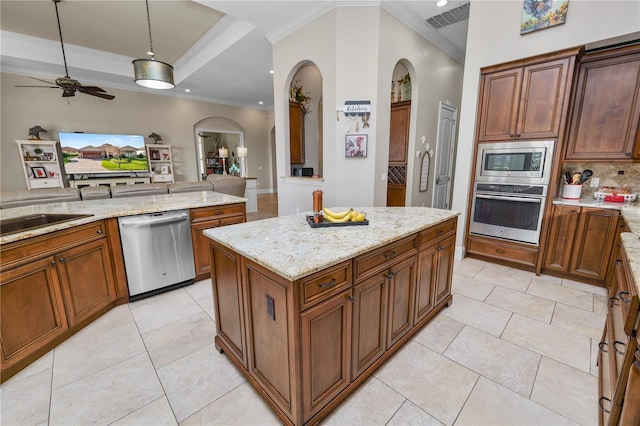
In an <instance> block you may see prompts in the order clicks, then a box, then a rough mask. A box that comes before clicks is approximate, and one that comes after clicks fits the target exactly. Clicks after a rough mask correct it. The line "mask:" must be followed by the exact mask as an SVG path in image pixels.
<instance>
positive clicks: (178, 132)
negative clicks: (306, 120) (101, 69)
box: [0, 73, 273, 192]
mask: <svg viewBox="0 0 640 426" xmlns="http://www.w3.org/2000/svg"><path fill="white" fill-rule="evenodd" d="M1 80H2V82H1V83H2V86H1V94H2V96H1V105H0V106H1V108H2V117H1V133H0V135H1V137H2V139H1V142H0V185H1V186H0V188H1V190H2V191H9V190H16V189H26V188H27V185H26V182H25V181H24V178H23V176H24V174H23V172H22V170H21V169H20V167H21V165H20V162H19V161H18V160H19V158H20V154H19V153H18V147H17V144H16V143H15V142H14V140H16V139H27V138H28V136H29V133H28V132H29V129H30V128H31V127H33V126H35V125H40V126H42V127H43V128H45V129H46V130H47V133H43V134H41V135H40V137H42V138H43V139H53V140H56V139H57V134H58V132H60V131H84V132H88V133H120V134H140V135H144V136H145V138H146V137H147V136H148V135H149V134H151V133H152V132H155V133H157V134H159V135H161V136H162V142H163V143H164V144H167V145H172V149H173V162H174V171H175V175H176V181H178V182H182V181H195V180H197V165H196V155H195V154H196V152H195V140H194V137H195V135H194V128H193V126H194V125H195V124H196V123H197V122H199V121H201V120H203V119H205V118H208V117H226V118H228V119H230V120H233V121H235V122H236V123H238V124H239V125H241V126H242V127H243V128H244V129H245V136H244V140H245V145H246V146H247V147H248V149H249V157H248V158H247V159H248V166H249V171H250V174H251V176H253V177H257V178H258V183H259V185H260V186H259V187H258V188H259V190H264V192H269V189H270V188H271V186H272V185H271V183H272V176H271V169H272V168H271V161H270V155H271V148H270V136H269V132H270V130H271V127H269V115H273V112H270V111H264V110H259V109H254V108H238V107H232V106H226V105H220V104H213V103H208V102H201V101H192V100H187V99H184V98H176V97H171V96H164V95H155V94H147V93H142V92H133V91H126V90H118V89H111V88H109V89H108V92H109V93H110V94H113V95H115V96H116V98H115V99H114V100H112V101H108V100H104V99H100V98H96V97H93V96H87V95H83V94H77V95H76V96H75V97H73V98H62V97H61V94H62V91H61V90H54V89H30V88H19V87H14V86H15V85H24V84H29V85H30V84H32V82H33V80H30V79H29V78H27V77H26V76H20V75H15V74H9V73H2V75H1ZM105 88H106V87H105ZM147 142H150V140H149V139H147ZM260 168H262V169H260Z"/></svg>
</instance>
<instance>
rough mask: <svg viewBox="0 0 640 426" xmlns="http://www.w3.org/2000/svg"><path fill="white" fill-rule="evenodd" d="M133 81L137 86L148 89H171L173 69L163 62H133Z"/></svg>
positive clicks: (145, 60) (143, 60)
mask: <svg viewBox="0 0 640 426" xmlns="http://www.w3.org/2000/svg"><path fill="white" fill-rule="evenodd" d="M133 72H134V75H135V78H134V81H135V82H136V84H137V85H139V86H142V87H147V88H149V89H173V88H174V87H176V85H175V84H174V82H173V67H172V66H171V65H169V64H167V63H165V62H160V61H155V60H153V59H136V60H134V61H133Z"/></svg>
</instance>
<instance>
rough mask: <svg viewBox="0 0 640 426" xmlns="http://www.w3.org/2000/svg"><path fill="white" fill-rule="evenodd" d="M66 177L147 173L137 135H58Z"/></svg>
mask: <svg viewBox="0 0 640 426" xmlns="http://www.w3.org/2000/svg"><path fill="white" fill-rule="evenodd" d="M58 137H59V139H60V146H61V148H62V157H63V159H64V169H65V172H66V173H67V175H79V174H82V175H87V174H90V175H104V174H109V175H114V174H118V175H129V176H131V175H138V174H139V173H147V172H148V171H149V162H148V160H147V153H146V151H145V147H144V136H141V135H105V134H98V133H64V132H60V133H58Z"/></svg>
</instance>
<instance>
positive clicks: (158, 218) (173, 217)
mask: <svg viewBox="0 0 640 426" xmlns="http://www.w3.org/2000/svg"><path fill="white" fill-rule="evenodd" d="M188 219H189V213H187V212H179V213H171V212H170V213H152V214H148V215H141V216H130V217H125V218H121V219H120V225H122V226H123V227H138V226H153V225H165V224H167V223H174V222H182V221H184V220H188Z"/></svg>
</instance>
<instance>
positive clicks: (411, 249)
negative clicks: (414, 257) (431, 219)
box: [355, 235, 417, 280]
mask: <svg viewBox="0 0 640 426" xmlns="http://www.w3.org/2000/svg"><path fill="white" fill-rule="evenodd" d="M416 241H417V237H416V236H415V235H413V236H411V237H409V238H405V239H404V240H400V241H397V242H395V243H391V244H389V245H387V246H385V247H382V248H380V249H377V250H373V251H371V252H369V253H367V254H364V255H362V256H359V257H357V258H356V260H355V268H356V280H358V279H360V278H362V277H364V276H366V275H370V274H372V273H375V272H376V271H378V270H380V269H383V268H385V267H386V266H388V264H389V262H393V261H395V260H398V259H400V258H401V257H403V256H404V255H407V254H413V253H415V251H416Z"/></svg>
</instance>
